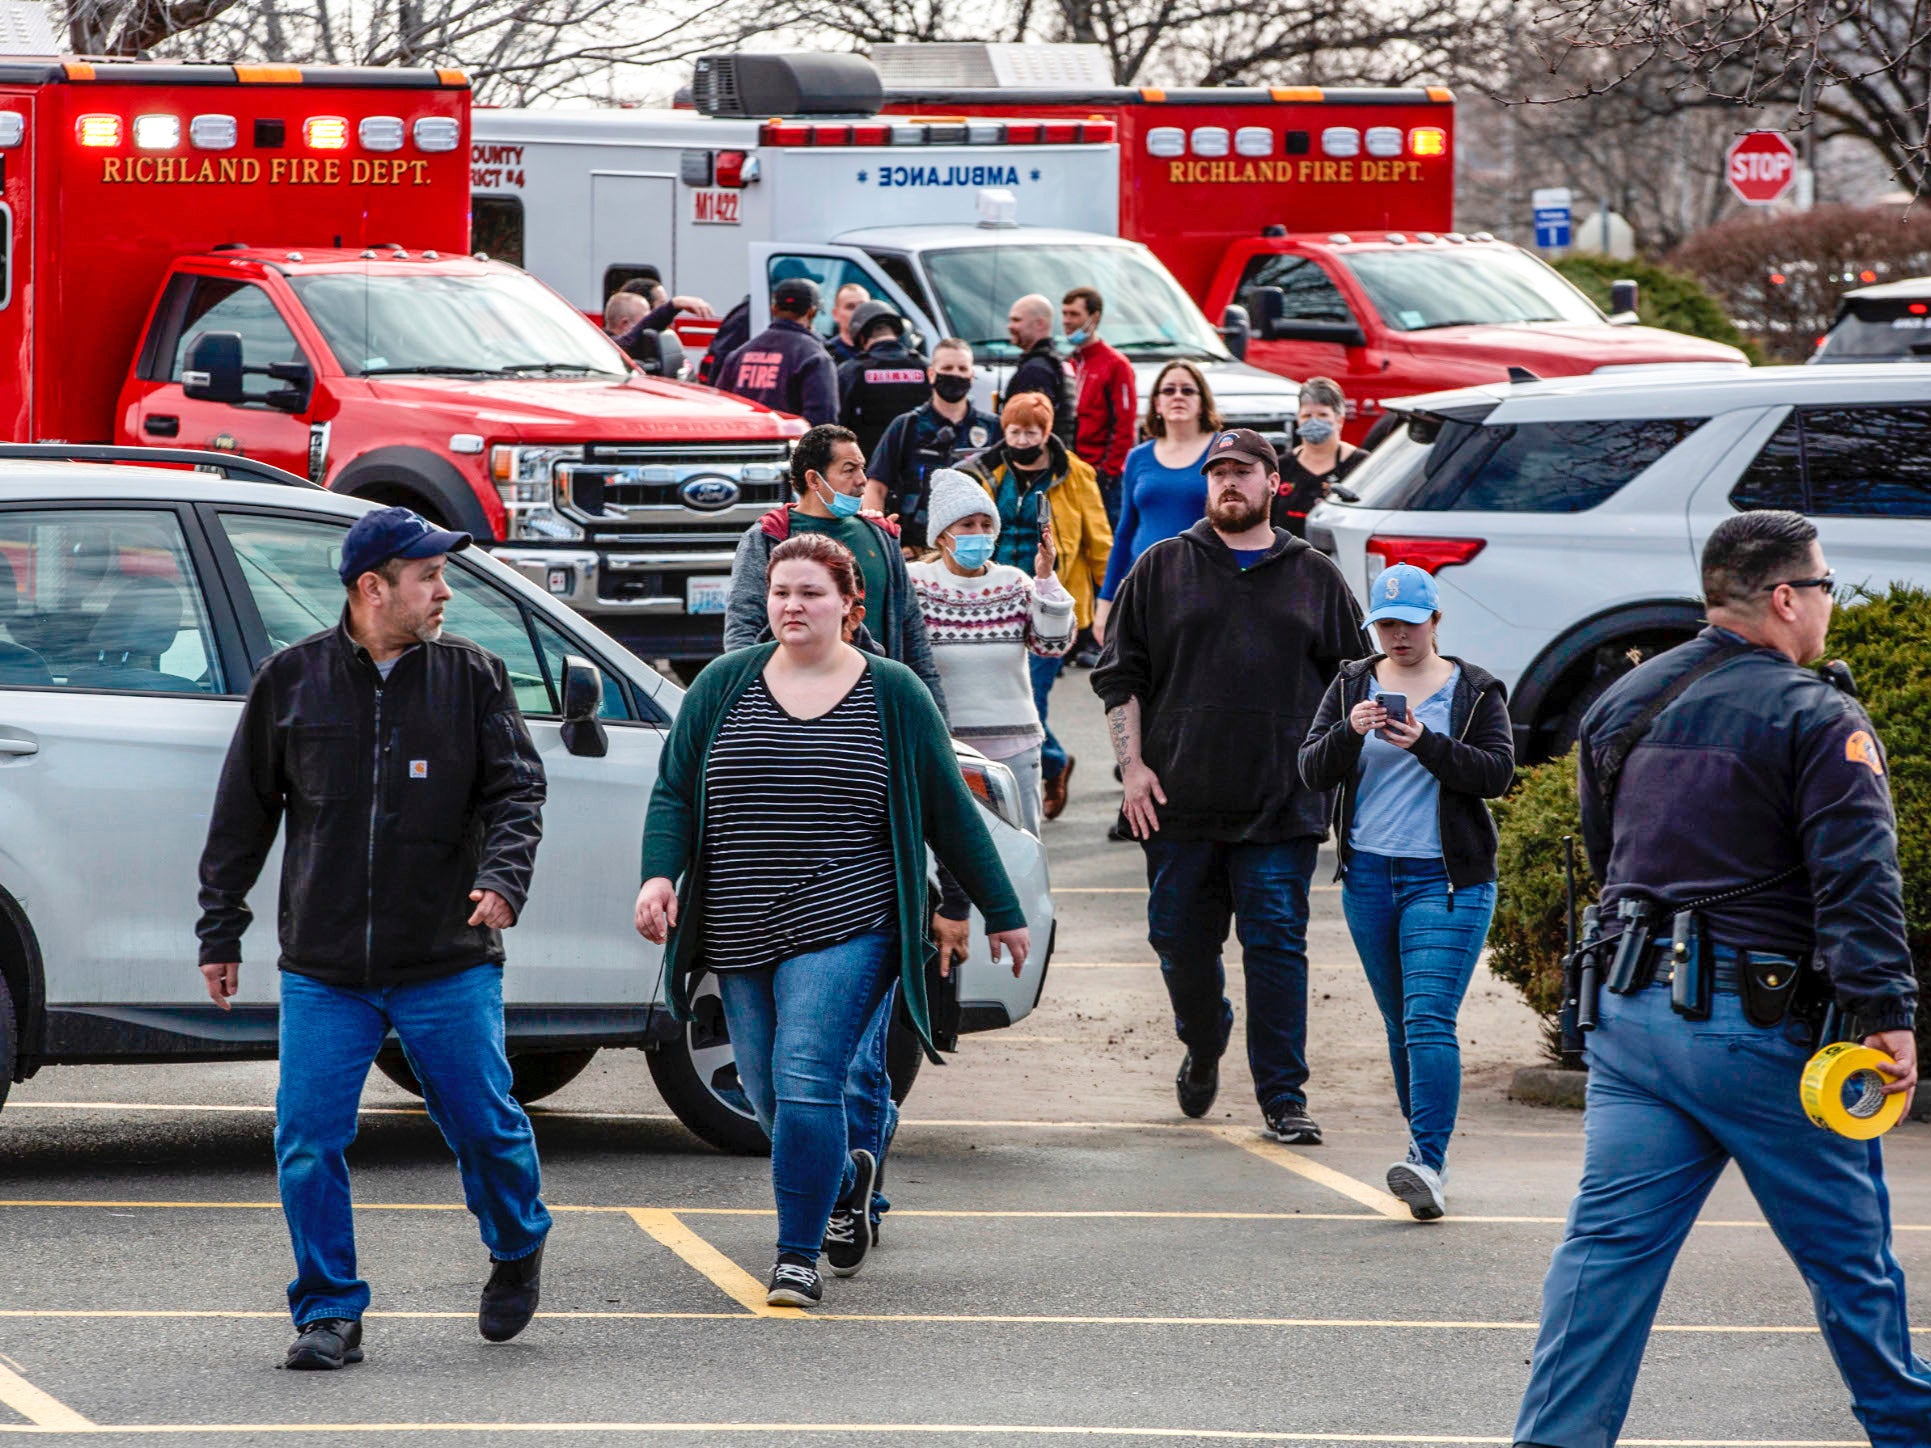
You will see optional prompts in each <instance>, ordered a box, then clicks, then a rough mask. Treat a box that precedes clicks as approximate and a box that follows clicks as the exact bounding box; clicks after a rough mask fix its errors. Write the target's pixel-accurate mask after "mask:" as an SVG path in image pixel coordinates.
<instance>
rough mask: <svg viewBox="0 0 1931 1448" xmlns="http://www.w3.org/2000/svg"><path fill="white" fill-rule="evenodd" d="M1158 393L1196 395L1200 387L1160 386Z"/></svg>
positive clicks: (1179, 395)
mask: <svg viewBox="0 0 1931 1448" xmlns="http://www.w3.org/2000/svg"><path fill="white" fill-rule="evenodd" d="M1159 395H1160V396H1161V397H1198V396H1200V389H1199V388H1198V387H1162V388H1161V389H1160V392H1159Z"/></svg>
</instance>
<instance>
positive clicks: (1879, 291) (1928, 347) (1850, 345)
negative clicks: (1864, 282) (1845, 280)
mask: <svg viewBox="0 0 1931 1448" xmlns="http://www.w3.org/2000/svg"><path fill="white" fill-rule="evenodd" d="M1808 360H1809V362H1810V363H1811V364H1812V365H1813V366H1817V365H1824V366H1834V365H1842V364H1846V363H1853V362H1919V363H1923V362H1931V277H1907V278H1905V279H1904V280H1903V281H1896V282H1880V283H1879V284H1878V285H1876V286H1874V287H1859V288H1858V289H1857V290H1856V291H1853V292H1845V293H1844V295H1843V296H1842V297H1841V298H1840V299H1839V300H1838V303H1837V315H1836V316H1835V317H1833V318H1831V322H1830V330H1829V331H1828V332H1826V333H1824V335H1823V336H1822V337H1820V338H1819V339H1818V341H1817V350H1816V351H1815V352H1812V353H1811V354H1810V357H1809V359H1808Z"/></svg>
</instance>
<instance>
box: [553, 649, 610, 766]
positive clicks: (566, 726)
mask: <svg viewBox="0 0 1931 1448" xmlns="http://www.w3.org/2000/svg"><path fill="white" fill-rule="evenodd" d="M602 707H603V670H601V669H599V668H598V667H597V666H596V665H595V664H593V663H591V662H590V660H588V659H586V658H581V657H579V656H578V655H576V654H565V655H564V656H563V729H562V734H563V747H564V748H565V749H567V750H569V751H570V752H571V753H572V754H576V755H581V756H582V757H583V758H585V759H602V758H603V757H604V755H605V754H607V753H608V752H609V751H610V736H609V735H608V734H606V733H605V732H604V727H603V720H601V719H599V718H598V717H597V711H598V710H600V709H601V708H602Z"/></svg>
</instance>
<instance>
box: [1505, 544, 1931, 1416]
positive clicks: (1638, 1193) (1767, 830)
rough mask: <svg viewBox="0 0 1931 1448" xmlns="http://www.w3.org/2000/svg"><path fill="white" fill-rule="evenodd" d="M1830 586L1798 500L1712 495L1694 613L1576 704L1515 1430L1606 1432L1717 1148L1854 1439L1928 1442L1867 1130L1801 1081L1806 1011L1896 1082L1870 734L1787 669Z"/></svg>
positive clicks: (1809, 1038) (1920, 1368)
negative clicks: (1547, 1234)
mask: <svg viewBox="0 0 1931 1448" xmlns="http://www.w3.org/2000/svg"><path fill="white" fill-rule="evenodd" d="M1832 587H1833V585H1832V579H1831V575H1830V571H1829V569H1828V567H1827V565H1826V564H1825V562H1824V555H1823V550H1822V548H1821V547H1819V546H1818V542H1817V530H1816V529H1815V528H1814V527H1813V526H1811V524H1810V523H1809V522H1808V521H1807V520H1805V519H1804V518H1802V517H1800V516H1798V515H1797V514H1795V513H1782V512H1767V511H1766V512H1754V513H1741V514H1738V515H1736V516H1735V517H1731V518H1726V519H1725V520H1724V521H1723V522H1722V523H1721V524H1719V525H1718V527H1717V528H1716V530H1715V531H1714V532H1713V533H1712V534H1711V535H1710V539H1709V542H1708V544H1707V546H1706V547H1705V548H1704V550H1703V592H1704V600H1705V603H1706V606H1707V611H1708V618H1709V623H1710V627H1708V628H1706V629H1705V630H1704V631H1703V632H1702V633H1701V634H1699V635H1698V636H1697V637H1696V638H1695V639H1693V640H1692V641H1690V642H1689V643H1687V644H1684V645H1683V646H1682V647H1680V648H1676V649H1672V650H1671V651H1670V652H1668V653H1666V654H1664V655H1662V656H1661V657H1659V658H1655V659H1652V660H1650V661H1649V662H1647V663H1645V664H1643V665H1642V666H1641V667H1639V668H1637V669H1635V670H1634V671H1632V672H1631V673H1630V674H1628V675H1626V676H1625V677H1624V678H1622V679H1620V680H1618V681H1617V683H1616V684H1615V685H1614V686H1613V687H1612V688H1611V689H1610V690H1609V692H1608V693H1607V694H1605V695H1604V696H1603V698H1602V699H1601V701H1600V702H1598V703H1597V704H1596V706H1595V707H1594V708H1593V709H1591V710H1590V712H1589V715H1588V717H1587V718H1586V719H1585V720H1584V721H1583V727H1582V738H1581V747H1580V779H1579V784H1580V793H1581V797H1582V831H1583V837H1584V842H1585V844H1586V845H1587V847H1588V851H1589V859H1590V863H1591V864H1592V865H1593V866H1594V867H1595V872H1596V876H1597V878H1598V879H1600V880H1602V881H1603V882H1604V886H1603V892H1602V899H1601V902H1600V906H1599V914H1600V920H1601V927H1602V934H1603V935H1604V936H1605V937H1607V938H1606V939H1605V940H1604V941H1603V942H1602V944H1601V946H1600V948H1599V949H1598V950H1597V951H1596V952H1595V956H1594V959H1595V960H1596V961H1597V962H1599V971H1598V969H1595V968H1592V970H1591V971H1590V972H1589V974H1591V975H1595V974H1598V973H1599V974H1600V979H1601V982H1602V986H1603V989H1602V993H1601V994H1600V995H1599V996H1596V997H1595V998H1594V999H1593V1000H1587V1001H1585V1002H1584V1003H1583V1016H1584V1019H1585V1020H1587V1019H1588V1018H1589V1016H1590V1015H1591V1013H1592V1011H1593V1014H1594V1016H1595V1019H1596V1023H1597V1024H1596V1029H1595V1030H1594V1031H1593V1032H1592V1033H1591V1034H1590V1035H1589V1037H1588V1048H1587V1050H1588V1063H1589V1090H1588V1103H1587V1109H1586V1112H1585V1114H1584V1118H1583V1139H1584V1149H1583V1175H1582V1186H1581V1189H1580V1191H1579V1193H1578V1195H1577V1197H1576V1200H1575V1203H1574V1204H1573V1206H1571V1208H1570V1211H1569V1223H1568V1228H1567V1231H1566V1233H1565V1236H1564V1240H1563V1243H1562V1245H1561V1246H1560V1247H1558V1248H1557V1249H1556V1253H1555V1258H1554V1260H1553V1261H1552V1262H1551V1263H1550V1265H1549V1275H1548V1278H1547V1280H1546V1281H1545V1282H1544V1284H1543V1296H1542V1327H1541V1332H1540V1334H1539V1335H1538V1337H1537V1339H1536V1346H1535V1356H1534V1359H1533V1367H1532V1370H1531V1373H1530V1380H1529V1387H1528V1392H1527V1394H1526V1395H1525V1396H1524V1398H1523V1400H1522V1409H1521V1414H1520V1416H1519V1417H1518V1419H1517V1421H1516V1428H1515V1437H1516V1439H1517V1445H1518V1448H1607V1445H1610V1444H1613V1443H1615V1441H1616V1437H1617V1434H1618V1432H1619V1431H1620V1430H1621V1428H1622V1422H1623V1417H1624V1415H1625V1413H1627V1411H1628V1408H1629V1399H1630V1394H1631V1390H1632V1389H1633V1387H1634V1385H1635V1382H1636V1371H1637V1368H1638V1367H1639V1365H1640V1364H1641V1362H1642V1355H1643V1347H1644V1343H1645V1341H1646V1340H1647V1338H1648V1336H1649V1331H1650V1325H1651V1322H1652V1320H1653V1319H1654V1317H1655V1313H1656V1305H1657V1302H1658V1300H1659V1299H1660V1298H1661V1296H1662V1293H1663V1285H1664V1282H1665V1280H1666V1279H1667V1277H1668V1275H1669V1269H1670V1265H1671V1263H1672V1262H1673V1261H1674V1260H1675V1257H1676V1253H1677V1251H1678V1249H1679V1248H1680V1247H1681V1246H1682V1244H1683V1240H1684V1238H1685V1237H1686V1236H1688V1234H1689V1230H1690V1228H1691V1226H1692V1225H1693V1224H1694V1223H1695V1220H1696V1216H1697V1212H1698V1210H1699V1208H1700V1207H1701V1206H1702V1204H1703V1201H1704V1199H1705V1198H1706V1197H1707V1196H1708V1195H1709V1192H1710V1189H1711V1187H1713V1186H1714V1185H1715V1184H1716V1180H1717V1177H1718V1176H1719V1175H1720V1174H1721V1173H1722V1171H1723V1168H1724V1165H1725V1164H1726V1163H1727V1162H1729V1161H1730V1160H1731V1159H1732V1158H1734V1159H1735V1160H1736V1162H1737V1164H1738V1165H1739V1166H1740V1167H1741V1168H1742V1171H1743V1175H1744V1179H1745V1181H1747V1182H1748V1183H1749V1186H1750V1189H1751V1191H1752V1193H1753V1194H1754V1195H1755V1196H1756V1199H1757V1202H1758V1204H1759V1205H1760V1206H1761V1207H1762V1209H1763V1213H1764V1215H1765V1216H1766V1217H1767V1218H1768V1219H1769V1223H1770V1226H1771V1229H1772V1230H1773V1231H1775V1232H1776V1234H1777V1238H1778V1240H1779V1241H1780V1242H1781V1243H1782V1244H1783V1247H1784V1250H1785V1251H1786V1252H1788V1253H1789V1254H1790V1256H1791V1258H1792V1259H1793V1260H1794V1261H1795V1262H1796V1264H1797V1267H1798V1270H1799V1271H1801V1272H1802V1273H1803V1275H1804V1280H1805V1281H1806V1283H1808V1285H1809V1287H1810V1290H1811V1295H1812V1298H1813V1299H1814V1301H1815V1303H1816V1307H1817V1320H1818V1323H1819V1325H1820V1326H1821V1327H1822V1329H1823V1332H1824V1335H1825V1338H1826V1340H1827V1341H1828V1344H1829V1347H1830V1351H1831V1355H1832V1357H1833V1358H1834V1359H1835V1360H1836V1363H1837V1366H1838V1370H1839V1371H1840V1372H1841V1373H1842V1374H1843V1376H1844V1380H1845V1383H1846V1385H1847V1386H1848V1387H1849V1388H1850V1391H1851V1399H1852V1405H1853V1410H1854V1411H1855V1413H1856V1414H1857V1418H1858V1421H1859V1422H1861V1423H1862V1424H1863V1426H1864V1430H1865V1432H1866V1433H1867V1434H1868V1435H1869V1436H1870V1440H1871V1442H1872V1444H1873V1445H1876V1448H1924V1445H1925V1444H1926V1443H1927V1442H1928V1441H1931V1363H1927V1362H1926V1361H1925V1360H1924V1359H1923V1358H1921V1357H1918V1356H1916V1355H1915V1354H1914V1353H1913V1352H1912V1350H1911V1342H1910V1328H1909V1323H1908V1320H1907V1317H1906V1306H1905V1288H1904V1273H1903V1270H1902V1269H1901V1268H1900V1267H1899V1266H1898V1262H1897V1258H1896V1257H1895V1256H1894V1255H1893V1254H1892V1251H1891V1218H1890V1201H1889V1197H1888V1194H1887V1192H1886V1189H1885V1183H1884V1165H1883V1157H1882V1155H1881V1151H1880V1147H1879V1144H1878V1142H1877V1141H1876V1140H1874V1139H1873V1140H1856V1139H1853V1138H1852V1137H1851V1136H1849V1135H1843V1134H1839V1133H1838V1132H1837V1131H1833V1130H1826V1129H1820V1128H1819V1127H1818V1126H1816V1125H1813V1124H1812V1122H1811V1121H1810V1120H1809V1119H1808V1118H1807V1117H1806V1114H1805V1109H1804V1106H1803V1104H1802V1103H1801V1101H1800V1079H1801V1078H1802V1077H1803V1075H1804V1070H1805V1062H1806V1061H1807V1060H1808V1059H1809V1058H1810V1057H1811V1055H1812V1053H1813V1051H1815V1050H1816V1048H1817V1045H1818V1044H1819V1041H1818V1037H1819V1035H1820V1033H1822V1034H1833V1033H1834V1034H1837V1035H1843V1036H1848V1037H1852V1038H1854V1039H1861V1040H1862V1041H1863V1043H1864V1044H1865V1045H1866V1046H1870V1047H1875V1048H1876V1049H1877V1050H1879V1051H1882V1052H1883V1053H1884V1054H1885V1055H1886V1056H1888V1057H1889V1058H1891V1059H1890V1060H1889V1061H1886V1062H1884V1064H1883V1067H1882V1070H1883V1075H1882V1076H1876V1075H1873V1076H1872V1077H1871V1081H1872V1086H1871V1088H1870V1090H1869V1092H1868V1097H1867V1100H1868V1102H1869V1103H1876V1102H1879V1101H1882V1102H1883V1103H1884V1105H1886V1106H1890V1102H1889V1101H1888V1100H1887V1099H1886V1098H1887V1097H1890V1096H1896V1097H1902V1098H1903V1099H1904V1100H1905V1101H1906V1102H1908V1100H1909V1096H1910V1093H1911V1090H1912V1088H1913V1086H1915V1084H1916V1082H1917V1054H1916V1050H1915V1048H1914V1046H1913V1042H1912V1036H1911V1020H1912V1014H1913V1011H1914V1009H1915V1007H1916V988H1915V984H1914V981H1913V977H1912V969H1911V956H1910V951H1909V949H1908V947H1907V945H1906V943H1905V934H1904V906H1903V898H1902V886H1901V881H1900V877H1899V873H1898V864H1897V833H1896V823H1895V819H1894V817H1893V815H1892V812H1891V797H1890V789H1889V783H1888V780H1887V779H1886V776H1885V769H1886V765H1885V758H1884V751H1883V748H1882V746H1881V745H1880V744H1879V743H1878V741H1877V738H1876V736H1875V733H1874V732H1873V730H1872V728H1871V722H1870V720H1869V719H1868V718H1867V717H1866V716H1865V714H1864V711H1863V710H1862V709H1861V708H1860V707H1859V706H1858V705H1857V703H1856V702H1855V701H1854V699H1853V698H1852V697H1850V695H1849V694H1848V692H1843V691H1840V688H1841V686H1840V687H1833V684H1832V682H1830V681H1828V680H1827V679H1826V678H1825V677H1824V676H1822V675H1820V674H1818V673H1816V672H1813V671H1812V670H1811V669H1809V668H1807V667H1805V665H1808V664H1811V663H1814V662H1815V661H1816V660H1817V659H1819V658H1820V657H1822V655H1823V652H1824V640H1825V636H1826V634H1827V633H1828V631H1829V628H1830V617H1831V605H1832ZM1842 682H1843V684H1847V683H1848V679H1847V676H1846V677H1845V678H1844V680H1843V681H1842ZM1833 1006H1834V1007H1836V1010H1834V1011H1833V1010H1831V1008H1832V1007H1833ZM1826 1012H1828V1013H1829V1014H1830V1015H1831V1017H1832V1025H1831V1026H1830V1027H1823V1026H1821V1025H1820V1022H1821V1020H1822V1017H1823V1016H1824V1014H1825V1013H1826ZM1840 1013H1841V1019H1842V1020H1843V1021H1844V1022H1845V1023H1846V1024H1845V1026H1844V1027H1843V1028H1842V1029H1841V1030H1838V1029H1835V1022H1836V1021H1837V1020H1838V1019H1839V1018H1840ZM1880 1088H1881V1091H1882V1092H1883V1093H1884V1095H1883V1096H1880V1095H1879V1090H1880ZM1895 1109H1896V1108H1895V1107H1892V1110H1895ZM1886 1114H1889V1113H1888V1112H1887V1113H1886ZM1836 1115H1837V1117H1838V1119H1839V1120H1840V1121H1842V1120H1843V1117H1842V1112H1841V1109H1840V1110H1837V1111H1836Z"/></svg>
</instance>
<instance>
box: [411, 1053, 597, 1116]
mask: <svg viewBox="0 0 1931 1448" xmlns="http://www.w3.org/2000/svg"><path fill="white" fill-rule="evenodd" d="M596 1054H597V1050H596V1047H594V1046H592V1047H591V1048H590V1049H589V1050H587V1051H523V1052H519V1053H518V1054H516V1055H514V1056H511V1057H510V1095H512V1096H514V1097H515V1098H516V1099H517V1100H518V1101H520V1102H522V1103H523V1104H524V1105H525V1106H527V1105H529V1104H530V1103H531V1102H532V1101H541V1100H542V1099H543V1098H544V1097H545V1096H552V1095H555V1094H556V1093H557V1092H559V1091H561V1090H562V1089H563V1088H564V1087H565V1086H568V1085H569V1084H570V1083H571V1082H572V1081H574V1080H576V1079H577V1077H579V1076H581V1075H582V1074H583V1068H584V1067H585V1066H588V1065H589V1064H590V1062H591V1059H592V1058H593V1057H594V1056H595V1055H596ZM375 1064H376V1069H377V1070H379V1071H380V1072H382V1074H383V1075H385V1076H387V1077H388V1078H389V1079H390V1080H391V1081H393V1082H395V1083H396V1085H398V1086H400V1087H401V1088H402V1089H403V1090H404V1091H407V1092H408V1093H409V1094H410V1095H412V1096H420V1095H422V1082H420V1081H418V1080H417V1079H416V1073H415V1072H414V1071H411V1070H410V1069H409V1062H408V1061H407V1059H405V1058H404V1056H403V1054H402V1052H400V1051H384V1052H383V1053H382V1054H381V1055H379V1056H377V1057H376V1058H375Z"/></svg>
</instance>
